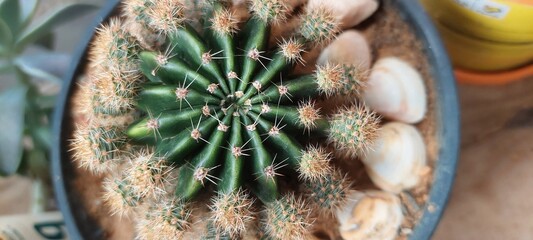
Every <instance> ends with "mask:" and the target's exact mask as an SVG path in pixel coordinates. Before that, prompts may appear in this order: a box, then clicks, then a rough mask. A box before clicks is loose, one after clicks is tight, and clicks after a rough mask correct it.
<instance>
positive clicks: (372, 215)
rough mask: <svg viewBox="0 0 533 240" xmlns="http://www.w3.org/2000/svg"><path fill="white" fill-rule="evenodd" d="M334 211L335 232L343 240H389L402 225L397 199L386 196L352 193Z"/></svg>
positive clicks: (378, 193)
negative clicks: (343, 203)
mask: <svg viewBox="0 0 533 240" xmlns="http://www.w3.org/2000/svg"><path fill="white" fill-rule="evenodd" d="M347 198H348V199H349V201H348V202H347V203H346V204H345V205H344V206H343V207H341V208H339V209H338V210H337V213H336V216H337V219H338V221H339V223H340V226H339V231H340V233H341V236H342V237H343V238H344V239H345V240H363V239H364V240H389V239H394V238H395V237H396V235H397V232H398V228H399V227H400V224H401V223H402V221H403V213H402V208H401V202H400V199H399V198H398V197H397V196H396V195H394V194H392V193H388V192H382V191H367V192H364V193H361V192H353V193H351V194H350V195H349V196H348V197H347Z"/></svg>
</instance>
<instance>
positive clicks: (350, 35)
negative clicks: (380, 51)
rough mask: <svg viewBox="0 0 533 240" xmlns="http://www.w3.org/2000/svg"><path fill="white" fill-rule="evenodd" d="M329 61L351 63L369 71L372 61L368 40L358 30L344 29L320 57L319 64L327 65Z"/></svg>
mask: <svg viewBox="0 0 533 240" xmlns="http://www.w3.org/2000/svg"><path fill="white" fill-rule="evenodd" d="M328 62H329V63H333V64H345V65H351V66H355V67H358V68H359V69H360V70H362V71H368V69H369V68H370V63H371V62H372V55H371V53H370V47H369V45H368V42H367V41H366V39H365V37H364V36H363V35H362V34H361V33H359V32H358V31H355V30H348V31H344V32H343V33H342V34H340V35H339V36H338V37H337V38H336V39H335V40H334V41H333V42H331V44H330V45H329V46H328V47H326V48H325V49H324V50H323V51H322V53H321V54H320V57H318V60H317V63H318V64H319V65H325V64H326V63H328Z"/></svg>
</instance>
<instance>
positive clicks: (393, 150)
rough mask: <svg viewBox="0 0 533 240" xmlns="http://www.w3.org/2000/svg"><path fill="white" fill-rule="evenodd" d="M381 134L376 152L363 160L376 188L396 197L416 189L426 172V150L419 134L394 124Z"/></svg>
mask: <svg viewBox="0 0 533 240" xmlns="http://www.w3.org/2000/svg"><path fill="white" fill-rule="evenodd" d="M378 134H379V136H378V138H377V139H376V142H375V145H374V147H373V148H374V149H373V150H369V151H368V152H367V153H366V154H364V155H363V156H362V161H363V163H364V164H365V166H366V169H367V172H368V175H369V176H370V178H371V179H372V181H373V182H374V184H376V185H377V186H378V187H379V188H381V189H383V190H385V191H389V192H393V193H399V192H401V191H403V190H406V189H409V188H412V187H414V186H416V185H417V184H418V183H419V182H420V179H421V176H422V175H423V173H424V171H425V170H426V169H427V166H426V164H427V160H426V149H425V148H426V147H425V144H424V140H423V139H422V136H421V135H420V133H419V132H418V130H417V129H416V128H415V127H413V126H411V125H408V124H405V123H400V122H392V123H387V124H385V125H384V126H383V127H382V128H381V129H380V132H379V133H378Z"/></svg>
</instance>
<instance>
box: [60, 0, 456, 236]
mask: <svg viewBox="0 0 533 240" xmlns="http://www.w3.org/2000/svg"><path fill="white" fill-rule="evenodd" d="M391 2H392V3H393V5H395V6H396V7H397V8H398V10H399V12H400V15H401V16H402V18H403V19H404V20H405V21H406V22H407V23H408V24H409V25H410V26H411V28H412V30H413V31H414V33H415V34H416V35H417V37H418V38H419V40H420V41H421V42H422V44H424V45H425V46H426V49H425V50H426V52H425V53H426V55H427V58H428V61H429V65H430V67H431V73H432V75H433V79H434V80H435V84H434V85H435V88H436V89H435V90H436V94H437V104H436V111H437V121H438V122H437V123H436V125H437V137H438V138H439V139H438V142H439V143H440V152H439V156H438V161H437V164H436V168H435V176H434V180H433V185H432V187H431V191H430V194H429V200H428V202H429V203H431V204H432V205H433V207H434V211H431V212H430V211H428V210H427V207H426V208H425V209H426V210H425V212H424V215H423V217H422V219H421V220H420V222H419V223H418V224H417V225H416V227H415V228H414V231H413V233H412V234H411V235H410V238H409V239H412V240H423V239H429V238H430V237H431V235H432V234H433V231H434V230H435V228H436V227H437V224H438V222H439V220H440V218H441V216H442V213H443V211H444V208H445V206H446V202H447V199H448V195H449V193H450V189H451V186H452V182H453V178H454V174H455V167H456V163H457V157H458V152H459V142H460V138H459V136H460V133H459V106H458V102H457V92H456V86H455V79H454V76H453V73H452V68H451V65H450V62H449V60H448V55H447V53H446V51H445V50H444V48H443V45H442V43H441V40H440V37H439V34H438V33H437V31H436V30H435V28H434V26H433V24H432V23H431V21H430V19H429V18H428V16H427V15H426V13H425V11H424V9H423V8H422V7H421V6H420V5H419V4H418V2H417V1H413V0H394V1H391ZM117 4H118V0H109V1H108V3H107V4H106V6H105V8H104V9H102V11H101V12H100V14H99V17H98V18H97V20H98V21H96V22H94V24H93V26H92V27H91V28H90V30H89V32H88V33H87V35H86V37H85V41H83V42H82V43H81V44H80V48H79V49H78V52H77V54H76V55H75V57H74V62H73V64H72V67H71V69H70V71H69V72H68V74H67V76H66V78H65V81H64V86H63V90H62V92H61V95H60V96H59V99H58V102H57V108H56V111H55V114H54V148H53V149H52V161H53V162H52V176H53V183H54V188H55V194H56V198H57V201H58V204H59V208H60V209H61V212H63V215H64V218H65V223H66V226H67V229H68V231H69V235H70V238H71V239H102V238H103V237H104V236H103V232H102V230H100V229H99V228H98V226H97V225H96V224H93V220H91V219H90V218H89V217H88V216H87V214H86V213H85V211H84V209H82V207H81V204H80V203H79V202H78V201H76V198H75V197H72V196H73V195H76V193H75V192H72V189H69V188H68V183H67V182H68V179H72V177H73V174H74V171H72V169H74V168H75V167H76V166H73V163H72V161H71V159H70V158H69V155H68V150H69V149H68V139H69V137H70V136H71V133H72V123H71V122H70V119H69V114H68V110H69V109H70V105H69V102H68V100H69V99H70V96H71V93H72V91H73V88H74V85H75V80H76V76H78V75H79V74H80V73H81V72H82V71H83V63H84V59H85V57H86V48H87V46H88V44H89V42H90V40H91V38H92V36H93V33H94V30H93V29H95V28H96V27H97V26H98V25H99V24H100V22H101V20H102V19H105V18H106V17H107V16H110V15H112V14H113V12H114V10H115V7H116V5H117Z"/></svg>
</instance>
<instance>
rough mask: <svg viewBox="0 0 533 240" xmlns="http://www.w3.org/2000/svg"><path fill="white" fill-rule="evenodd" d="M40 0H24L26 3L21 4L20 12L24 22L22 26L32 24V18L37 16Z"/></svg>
mask: <svg viewBox="0 0 533 240" xmlns="http://www.w3.org/2000/svg"><path fill="white" fill-rule="evenodd" d="M38 5H39V0H24V4H22V6H20V14H21V20H22V23H21V25H20V28H21V29H23V28H26V27H27V26H28V24H30V22H31V20H32V19H33V17H34V16H35V12H36V10H37V6H38Z"/></svg>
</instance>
